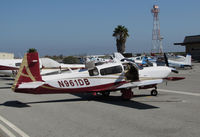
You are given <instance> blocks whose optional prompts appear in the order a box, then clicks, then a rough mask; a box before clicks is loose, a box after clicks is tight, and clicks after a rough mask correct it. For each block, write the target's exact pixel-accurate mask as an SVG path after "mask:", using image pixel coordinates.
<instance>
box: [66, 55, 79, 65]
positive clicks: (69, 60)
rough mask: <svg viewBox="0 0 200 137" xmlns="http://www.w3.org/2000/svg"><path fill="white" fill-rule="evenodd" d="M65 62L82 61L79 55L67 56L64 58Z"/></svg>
mask: <svg viewBox="0 0 200 137" xmlns="http://www.w3.org/2000/svg"><path fill="white" fill-rule="evenodd" d="M63 63H65V64H78V63H80V61H79V59H78V58H77V57H73V56H68V57H65V58H64V59H63Z"/></svg>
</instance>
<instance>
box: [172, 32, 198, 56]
mask: <svg viewBox="0 0 200 137" xmlns="http://www.w3.org/2000/svg"><path fill="white" fill-rule="evenodd" d="M174 45H181V46H185V52H186V53H187V54H191V55H192V59H195V60H200V35H194V36H186V37H185V39H184V41H183V42H182V43H174Z"/></svg>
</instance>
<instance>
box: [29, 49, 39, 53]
mask: <svg viewBox="0 0 200 137" xmlns="http://www.w3.org/2000/svg"><path fill="white" fill-rule="evenodd" d="M27 52H28V53H33V52H37V50H36V49H35V48H30V49H29V50H28V51H27Z"/></svg>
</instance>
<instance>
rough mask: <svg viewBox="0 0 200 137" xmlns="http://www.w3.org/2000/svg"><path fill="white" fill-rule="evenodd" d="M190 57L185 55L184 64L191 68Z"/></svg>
mask: <svg viewBox="0 0 200 137" xmlns="http://www.w3.org/2000/svg"><path fill="white" fill-rule="evenodd" d="M191 62H192V57H191V55H189V54H187V56H186V58H185V64H187V65H189V66H191V65H192V63H191Z"/></svg>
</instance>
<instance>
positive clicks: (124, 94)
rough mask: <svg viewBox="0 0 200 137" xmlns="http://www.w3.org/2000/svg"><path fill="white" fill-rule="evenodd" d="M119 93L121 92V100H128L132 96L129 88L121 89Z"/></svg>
mask: <svg viewBox="0 0 200 137" xmlns="http://www.w3.org/2000/svg"><path fill="white" fill-rule="evenodd" d="M121 93H122V96H121V97H122V99H123V100H130V99H131V98H132V97H133V92H132V90H131V88H128V89H122V90H121Z"/></svg>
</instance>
